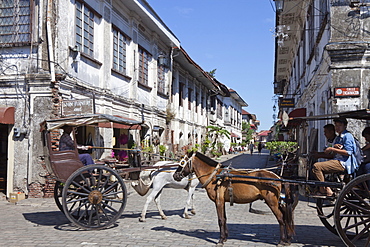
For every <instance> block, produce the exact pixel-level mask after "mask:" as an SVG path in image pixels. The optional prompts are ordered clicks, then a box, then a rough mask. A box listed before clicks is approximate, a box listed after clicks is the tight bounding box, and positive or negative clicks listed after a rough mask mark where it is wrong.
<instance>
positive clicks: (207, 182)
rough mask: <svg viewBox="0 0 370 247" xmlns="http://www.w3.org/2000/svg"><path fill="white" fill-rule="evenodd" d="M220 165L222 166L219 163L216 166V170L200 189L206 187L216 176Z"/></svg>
mask: <svg viewBox="0 0 370 247" xmlns="http://www.w3.org/2000/svg"><path fill="white" fill-rule="evenodd" d="M221 165H222V164H221V163H218V164H217V166H216V168H215V169H214V170H213V172H212V173H211V175H210V176H209V178H208V179H207V181H206V182H205V183H204V184H203V185H202V188H205V187H207V185H208V184H209V183H210V182H211V181H212V179H213V178H214V176H215V175H216V173H217V171H218V169H220V167H221Z"/></svg>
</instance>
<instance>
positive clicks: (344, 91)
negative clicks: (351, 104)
mask: <svg viewBox="0 0 370 247" xmlns="http://www.w3.org/2000/svg"><path fill="white" fill-rule="evenodd" d="M334 97H335V98H344V97H360V88H359V87H336V88H334Z"/></svg>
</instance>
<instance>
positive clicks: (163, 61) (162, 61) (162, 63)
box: [158, 53, 167, 65]
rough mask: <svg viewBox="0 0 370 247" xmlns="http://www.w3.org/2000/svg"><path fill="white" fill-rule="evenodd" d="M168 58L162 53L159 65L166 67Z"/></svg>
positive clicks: (159, 57)
mask: <svg viewBox="0 0 370 247" xmlns="http://www.w3.org/2000/svg"><path fill="white" fill-rule="evenodd" d="M166 60H167V59H166V56H165V55H163V53H160V54H159V56H158V63H159V65H166V62H167V61H166Z"/></svg>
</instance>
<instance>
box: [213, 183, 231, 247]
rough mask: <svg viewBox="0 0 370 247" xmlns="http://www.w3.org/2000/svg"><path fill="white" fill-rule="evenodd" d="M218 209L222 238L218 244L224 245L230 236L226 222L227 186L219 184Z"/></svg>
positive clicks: (217, 191)
mask: <svg viewBox="0 0 370 247" xmlns="http://www.w3.org/2000/svg"><path fill="white" fill-rule="evenodd" d="M216 193H217V196H216V200H215V204H216V211H217V217H218V226H219V227H220V239H219V240H218V243H217V246H223V245H224V242H226V240H227V237H228V236H229V231H228V229H227V224H226V210H225V187H223V186H218V187H217V188H216Z"/></svg>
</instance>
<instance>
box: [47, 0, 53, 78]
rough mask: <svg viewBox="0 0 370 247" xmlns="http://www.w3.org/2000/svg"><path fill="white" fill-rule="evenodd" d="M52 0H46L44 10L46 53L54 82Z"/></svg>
mask: <svg viewBox="0 0 370 247" xmlns="http://www.w3.org/2000/svg"><path fill="white" fill-rule="evenodd" d="M52 4H53V0H48V4H47V12H46V38H47V40H48V53H49V66H50V76H51V82H55V68H54V50H53V42H52V39H51V23H50V22H51V15H52V13H51V11H52Z"/></svg>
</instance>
